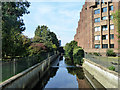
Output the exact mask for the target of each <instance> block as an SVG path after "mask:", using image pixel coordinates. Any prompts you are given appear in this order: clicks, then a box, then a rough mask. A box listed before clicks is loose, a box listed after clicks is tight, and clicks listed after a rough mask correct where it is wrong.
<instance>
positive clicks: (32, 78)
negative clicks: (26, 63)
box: [0, 54, 59, 89]
mask: <svg viewBox="0 0 120 90" xmlns="http://www.w3.org/2000/svg"><path fill="white" fill-rule="evenodd" d="M58 56H59V55H58V54H56V55H53V56H51V57H49V58H47V59H46V60H43V61H42V62H41V63H38V64H36V65H34V66H32V67H30V68H28V69H27V70H25V71H23V72H21V73H19V74H17V75H15V76H13V77H11V78H10V79H8V80H6V81H4V82H3V83H1V84H0V88H1V89H6V88H33V87H34V86H35V85H36V83H37V82H38V81H39V80H40V79H41V78H42V77H43V75H44V74H45V73H46V71H47V70H48V69H49V68H50V64H51V63H52V62H53V61H54V60H56V59H57V57H58Z"/></svg>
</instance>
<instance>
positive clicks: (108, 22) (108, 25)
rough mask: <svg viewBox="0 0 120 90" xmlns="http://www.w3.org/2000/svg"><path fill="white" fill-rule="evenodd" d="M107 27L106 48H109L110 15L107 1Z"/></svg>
mask: <svg viewBox="0 0 120 90" xmlns="http://www.w3.org/2000/svg"><path fill="white" fill-rule="evenodd" d="M107 16H108V21H107V27H108V48H110V15H109V2H107Z"/></svg>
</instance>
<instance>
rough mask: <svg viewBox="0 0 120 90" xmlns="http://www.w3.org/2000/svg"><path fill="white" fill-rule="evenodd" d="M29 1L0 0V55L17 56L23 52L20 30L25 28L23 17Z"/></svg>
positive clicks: (27, 12) (26, 11)
mask: <svg viewBox="0 0 120 90" xmlns="http://www.w3.org/2000/svg"><path fill="white" fill-rule="evenodd" d="M29 6H30V3H29V2H27V1H26V2H2V56H3V57H5V56H11V57H14V56H17V55H19V56H20V55H22V53H23V52H24V49H23V47H22V46H23V41H22V32H23V31H24V30H25V26H24V22H23V19H22V18H21V17H22V16H23V15H24V14H29V11H28V10H27V9H28V8H29ZM22 50H23V52H22Z"/></svg>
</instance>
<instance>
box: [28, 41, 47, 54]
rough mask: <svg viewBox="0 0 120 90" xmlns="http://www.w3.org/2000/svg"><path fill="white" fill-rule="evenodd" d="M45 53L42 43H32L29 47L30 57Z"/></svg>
mask: <svg viewBox="0 0 120 90" xmlns="http://www.w3.org/2000/svg"><path fill="white" fill-rule="evenodd" d="M45 51H46V47H45V45H44V44H43V43H32V44H31V45H30V47H29V53H30V56H32V55H40V54H41V53H42V52H45Z"/></svg>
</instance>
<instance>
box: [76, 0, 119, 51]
mask: <svg viewBox="0 0 120 90" xmlns="http://www.w3.org/2000/svg"><path fill="white" fill-rule="evenodd" d="M118 9H120V1H118V2H112V1H111V0H108V1H107V2H104V0H98V1H97V2H87V1H86V2H85V4H84V5H83V8H82V10H81V12H80V20H79V21H78V27H77V30H76V35H75V36H74V40H75V41H77V42H78V46H80V47H82V48H83V49H84V50H85V52H101V53H102V52H106V50H107V49H108V48H111V49H113V50H114V51H115V52H116V53H118V37H117V35H118V33H117V29H116V28H115V25H114V23H113V16H112V13H114V12H115V11H116V10H118ZM98 48H99V49H98Z"/></svg>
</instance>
